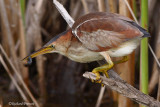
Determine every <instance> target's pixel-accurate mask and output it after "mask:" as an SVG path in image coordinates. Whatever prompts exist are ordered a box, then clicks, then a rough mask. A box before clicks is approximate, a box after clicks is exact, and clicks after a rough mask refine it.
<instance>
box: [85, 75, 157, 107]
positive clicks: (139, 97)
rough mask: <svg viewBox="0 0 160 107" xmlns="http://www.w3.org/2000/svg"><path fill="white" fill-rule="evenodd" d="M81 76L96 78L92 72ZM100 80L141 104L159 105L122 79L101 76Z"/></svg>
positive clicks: (155, 106)
mask: <svg viewBox="0 0 160 107" xmlns="http://www.w3.org/2000/svg"><path fill="white" fill-rule="evenodd" d="M83 76H84V77H86V78H88V79H93V80H96V75H95V74H94V73H92V72H85V73H84V74H83ZM117 76H118V75H117ZM119 78H120V77H119ZM101 80H102V83H103V84H104V85H106V86H107V87H108V88H110V89H112V90H115V91H117V92H118V93H120V94H122V95H123V96H126V97H128V98H130V99H131V100H133V101H135V102H137V103H139V104H143V105H146V106H149V107H160V102H158V101H156V100H155V99H153V98H152V97H150V96H149V95H146V94H144V93H142V92H140V91H139V90H137V89H135V88H134V87H133V86H131V85H129V84H128V83H126V82H125V81H124V80H122V79H116V78H105V77H103V76H101Z"/></svg>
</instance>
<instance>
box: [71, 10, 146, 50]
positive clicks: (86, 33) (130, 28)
mask: <svg viewBox="0 0 160 107" xmlns="http://www.w3.org/2000/svg"><path fill="white" fill-rule="evenodd" d="M72 32H73V34H74V35H75V36H76V37H77V38H78V39H79V40H80V41H81V42H82V43H83V44H84V45H85V46H86V47H87V48H88V49H89V50H92V51H97V52H101V51H107V50H109V49H111V48H115V47H117V46H119V45H120V44H121V43H123V42H125V41H128V40H130V39H134V38H136V37H148V36H149V33H147V32H146V30H145V29H143V28H141V27H140V26H139V25H137V24H136V23H135V22H134V21H132V20H131V19H129V18H127V17H124V16H121V15H119V14H115V13H106V12H95V13H90V14H87V15H84V16H82V17H80V18H79V19H78V20H77V21H76V22H75V24H74V25H73V27H72Z"/></svg>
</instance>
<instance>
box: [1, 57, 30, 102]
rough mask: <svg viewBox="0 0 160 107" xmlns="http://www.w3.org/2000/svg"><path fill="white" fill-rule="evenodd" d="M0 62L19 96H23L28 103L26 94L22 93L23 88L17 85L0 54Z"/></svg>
mask: <svg viewBox="0 0 160 107" xmlns="http://www.w3.org/2000/svg"><path fill="white" fill-rule="evenodd" d="M0 62H1V63H2V65H3V67H4V68H5V70H6V71H7V73H8V75H9V77H10V78H11V80H12V82H13V84H14V85H15V87H16V88H17V90H18V92H19V93H20V95H21V97H22V98H23V100H24V101H25V102H27V103H29V99H28V98H27V97H26V95H25V94H24V92H23V90H22V89H21V87H20V86H19V85H18V83H17V81H16V79H15V78H14V76H13V75H12V73H11V72H10V70H9V68H8V67H7V65H6V63H5V61H4V60H3V58H2V56H1V54H0Z"/></svg>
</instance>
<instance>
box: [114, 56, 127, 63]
mask: <svg viewBox="0 0 160 107" xmlns="http://www.w3.org/2000/svg"><path fill="white" fill-rule="evenodd" d="M126 61H128V56H124V57H123V58H122V59H121V60H119V61H115V62H114V64H120V63H123V62H126Z"/></svg>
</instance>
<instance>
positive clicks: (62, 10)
mask: <svg viewBox="0 0 160 107" xmlns="http://www.w3.org/2000/svg"><path fill="white" fill-rule="evenodd" d="M53 3H54V4H55V6H56V8H57V10H58V11H59V12H60V14H61V15H62V16H63V18H64V19H65V21H66V22H67V23H68V25H69V27H72V25H73V24H74V20H73V19H72V17H71V16H70V15H69V13H68V12H67V11H66V9H65V8H64V7H63V5H62V4H60V3H59V2H58V1H57V0H53Z"/></svg>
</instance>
